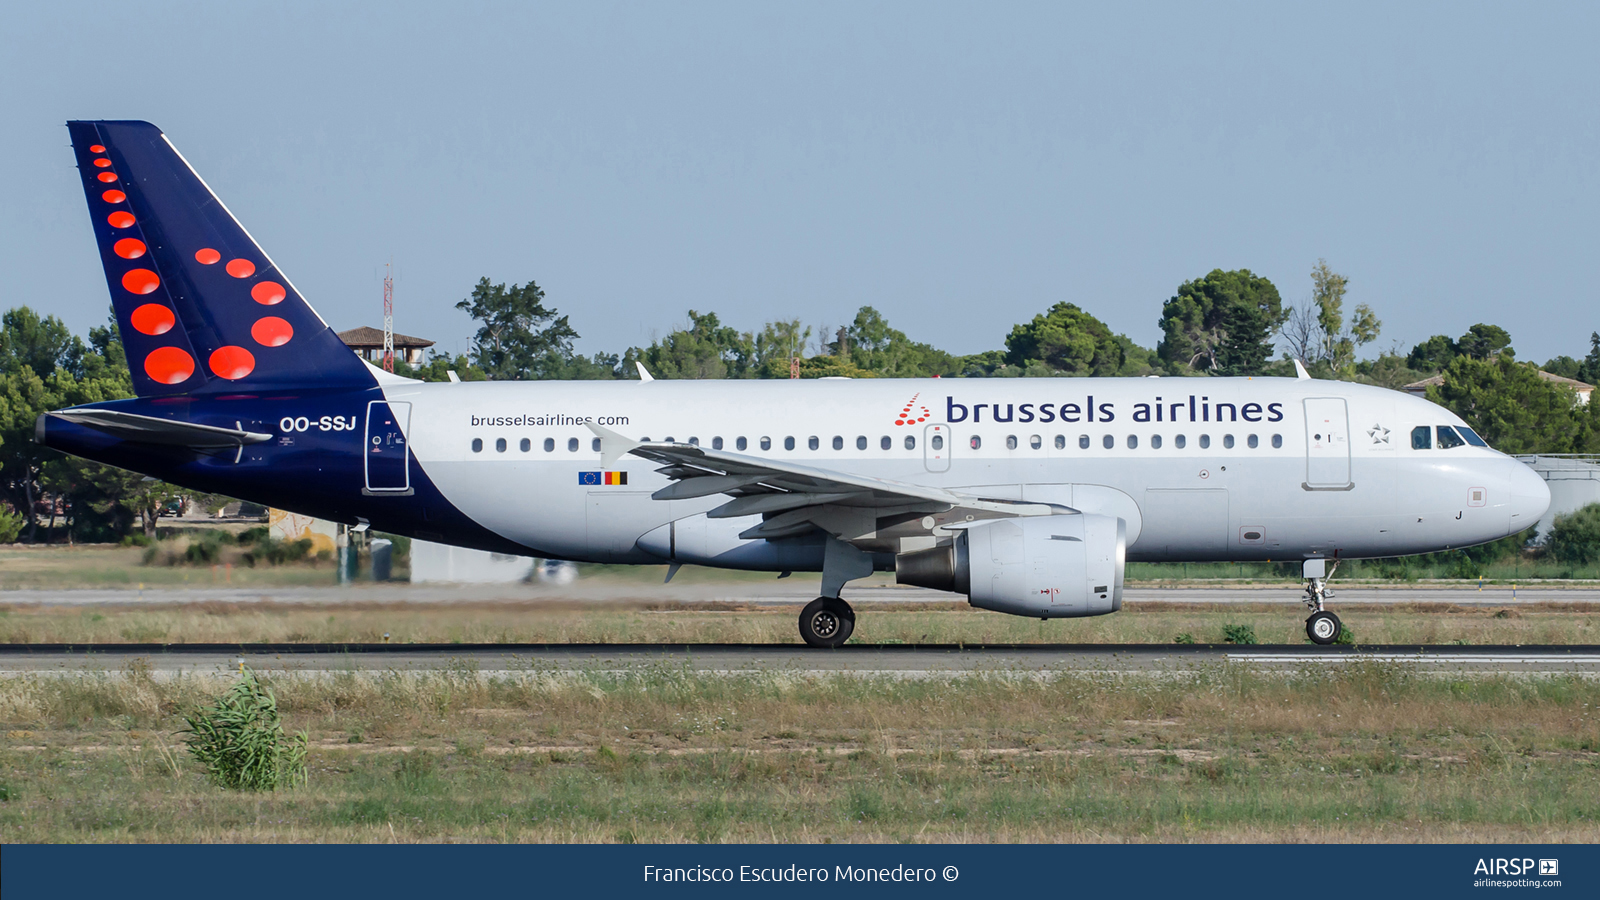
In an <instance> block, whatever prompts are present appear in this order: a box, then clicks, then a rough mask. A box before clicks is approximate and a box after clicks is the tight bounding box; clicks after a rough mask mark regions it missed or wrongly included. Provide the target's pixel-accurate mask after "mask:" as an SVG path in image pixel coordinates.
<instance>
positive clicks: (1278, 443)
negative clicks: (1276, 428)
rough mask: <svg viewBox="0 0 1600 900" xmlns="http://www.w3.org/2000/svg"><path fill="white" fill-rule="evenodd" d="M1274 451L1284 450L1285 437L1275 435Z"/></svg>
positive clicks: (1273, 440)
mask: <svg viewBox="0 0 1600 900" xmlns="http://www.w3.org/2000/svg"><path fill="white" fill-rule="evenodd" d="M1272 449H1274V450H1282V449H1283V435H1281V434H1275V435H1273V436H1272Z"/></svg>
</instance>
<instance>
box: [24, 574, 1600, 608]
mask: <svg viewBox="0 0 1600 900" xmlns="http://www.w3.org/2000/svg"><path fill="white" fill-rule="evenodd" d="M1300 594H1301V591H1300V588H1299V586H1297V585H1271V584H1265V585H1264V584H1254V583H1243V584H1237V585H1230V584H1209V585H1205V586H1184V587H1150V586H1140V587H1130V588H1127V589H1126V590H1125V591H1124V592H1123V601H1124V603H1125V604H1126V605H1128V606H1138V605H1140V604H1152V603H1203V604H1262V605H1283V606H1289V607H1292V606H1294V605H1295V604H1297V603H1298V602H1299V600H1300ZM816 595H817V584H816V581H815V579H808V578H803V577H799V576H796V577H795V578H789V579H782V580H777V579H774V580H771V581H754V580H750V581H736V580H729V581H717V582H710V583H691V584H682V583H674V584H656V583H652V582H641V581H636V580H631V579H609V578H593V579H583V580H581V581H579V582H577V583H575V584H570V585H543V584H466V585H444V584H407V583H404V582H391V583H382V584H371V583H367V584H356V585H349V586H343V587H340V586H335V585H329V586H326V587H267V588H259V587H258V588H236V587H231V586H228V585H225V584H224V585H198V586H193V587H190V586H185V587H181V588H178V587H159V588H158V587H149V588H140V587H133V586H130V587H127V588H90V589H71V590H50V589H44V590H37V589H27V590H14V591H4V592H0V606H76V607H90V606H173V605H178V606H182V605H192V604H204V603H227V604H245V603H275V604H284V605H300V606H338V605H342V604H353V605H365V604H414V605H450V604H496V603H506V604H530V605H538V604H548V605H551V606H572V605H588V604H595V605H604V604H613V605H634V606H637V605H648V606H652V607H661V606H684V607H693V606H703V605H714V606H728V605H738V606H795V607H799V606H802V605H804V604H805V603H807V602H808V601H810V600H811V599H812V598H813V597H815V596H816ZM844 597H845V599H846V600H848V601H850V602H851V603H852V604H856V605H860V606H870V605H877V604H939V605H947V604H956V605H962V606H964V605H966V598H965V597H962V596H960V595H957V594H948V593H944V592H942V591H930V590H926V589H923V588H912V587H901V586H897V585H893V584H887V583H883V582H881V581H876V580H874V581H871V582H867V583H864V584H857V585H851V586H847V587H846V588H845V590H844ZM1538 603H1593V604H1600V586H1597V585H1590V584H1584V585H1577V586H1544V585H1541V586H1535V587H1529V586H1527V585H1518V586H1515V587H1513V586H1511V585H1485V586H1484V587H1483V588H1481V589H1479V588H1478V587H1477V586H1475V585H1461V584H1459V583H1457V584H1438V585H1427V584H1403V585H1371V584H1362V585H1352V586H1349V587H1340V586H1338V585H1335V586H1334V589H1333V594H1332V596H1331V597H1330V599H1329V604H1330V607H1331V608H1333V609H1335V610H1337V609H1338V608H1339V606H1340V605H1394V604H1454V605H1458V606H1512V605H1519V606H1520V605H1526V604H1538Z"/></svg>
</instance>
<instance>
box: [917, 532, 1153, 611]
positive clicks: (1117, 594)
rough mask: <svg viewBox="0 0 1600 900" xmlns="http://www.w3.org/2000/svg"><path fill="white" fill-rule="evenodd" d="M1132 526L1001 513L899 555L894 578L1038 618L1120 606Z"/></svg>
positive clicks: (1113, 608) (1108, 609) (1000, 609)
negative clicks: (937, 543)
mask: <svg viewBox="0 0 1600 900" xmlns="http://www.w3.org/2000/svg"><path fill="white" fill-rule="evenodd" d="M1126 558H1127V526H1126V524H1125V523H1124V522H1123V520H1122V519H1119V518H1112V517H1110V516H1097V515H1071V516H1037V517H1027V518H1017V519H996V520H994V521H989V522H980V523H978V524H975V525H973V526H971V527H969V528H965V529H962V530H961V532H960V533H958V534H957V535H956V537H955V539H954V540H953V541H951V542H950V543H948V544H944V545H941V546H938V547H933V548H930V549H927V550H916V551H912V552H909V553H901V554H900V555H898V556H896V557H895V581H897V582H898V583H900V584H914V585H917V586H919V587H926V588H933V589H934V590H939V591H952V592H955V593H959V594H966V595H967V599H968V602H970V603H971V604H972V605H973V606H976V607H978V608H980V609H992V610H994V611H996V612H1003V613H1011V614H1012V615H1016V616H1031V617H1034V618H1040V619H1056V618H1070V617H1077V616H1098V615H1104V614H1105V613H1109V612H1116V611H1117V610H1119V609H1121V608H1122V573H1123V568H1124V564H1125V560H1126Z"/></svg>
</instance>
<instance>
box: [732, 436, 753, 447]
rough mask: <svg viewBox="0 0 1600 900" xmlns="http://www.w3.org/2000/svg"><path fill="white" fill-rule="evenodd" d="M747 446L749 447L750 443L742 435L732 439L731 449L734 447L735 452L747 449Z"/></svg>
mask: <svg viewBox="0 0 1600 900" xmlns="http://www.w3.org/2000/svg"><path fill="white" fill-rule="evenodd" d="M749 446H750V442H749V441H747V440H745V439H744V436H743V435H740V436H739V437H737V438H734V440H733V447H734V449H735V450H744V449H746V448H748V447H749Z"/></svg>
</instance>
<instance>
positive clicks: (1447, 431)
mask: <svg viewBox="0 0 1600 900" xmlns="http://www.w3.org/2000/svg"><path fill="white" fill-rule="evenodd" d="M1435 430H1436V431H1438V432H1439V449H1440V450H1450V449H1453V448H1456V447H1465V446H1466V444H1467V442H1466V441H1464V440H1462V439H1461V435H1459V434H1456V430H1455V429H1454V428H1451V427H1450V426H1449V425H1440V426H1438V427H1437V428H1436V429H1435Z"/></svg>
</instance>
